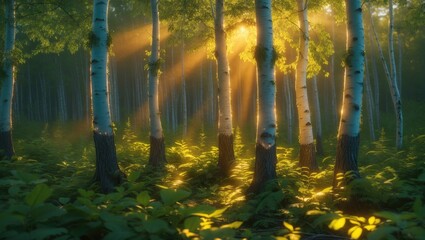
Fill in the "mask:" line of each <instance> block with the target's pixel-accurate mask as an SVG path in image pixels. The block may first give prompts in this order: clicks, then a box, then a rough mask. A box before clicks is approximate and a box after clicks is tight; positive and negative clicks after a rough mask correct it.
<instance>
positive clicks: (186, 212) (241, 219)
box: [0, 121, 425, 239]
mask: <svg viewBox="0 0 425 240" xmlns="http://www.w3.org/2000/svg"><path fill="white" fill-rule="evenodd" d="M25 133H27V132H25ZM30 135H31V134H30ZM64 135H65V133H63V132H62V131H58V130H52V129H51V128H50V127H46V128H44V130H43V132H42V133H41V134H40V136H38V139H39V140H31V139H25V138H22V137H21V138H22V139H21V140H19V141H17V144H16V148H17V150H18V151H17V152H19V153H22V155H21V156H17V157H16V158H15V159H13V160H12V161H1V162H0V177H1V179H0V190H1V192H2V194H1V195H0V208H1V209H3V210H2V212H1V213H0V238H2V239H15V238H19V239H29V238H32V239H56V238H60V239H75V238H80V239H81V238H92V239H98V238H102V239H141V238H142V239H195V238H200V239H214V238H222V239H226V238H227V239H234V238H249V239H262V238H271V237H276V238H278V239H300V238H308V237H315V236H321V237H323V238H325V239H326V238H329V239H331V238H338V237H339V238H351V239H418V237H417V236H423V234H424V233H423V231H424V228H423V226H424V224H425V223H424V221H425V219H424V216H425V206H424V204H423V203H424V201H425V199H424V197H423V192H424V191H425V189H424V186H425V184H424V183H425V166H424V163H423V161H421V159H422V157H423V154H422V151H421V149H422V148H421V147H422V146H423V144H424V142H425V137H423V136H422V135H418V136H415V137H412V138H411V140H410V142H409V144H408V146H409V151H401V152H395V150H392V148H390V147H388V145H389V143H388V141H387V138H386V135H385V134H383V135H382V136H381V139H380V140H379V141H378V142H377V143H375V144H368V145H364V146H362V147H361V151H360V156H361V157H360V158H359V159H360V164H359V166H361V167H360V172H361V174H362V176H363V177H364V178H363V179H357V180H354V181H352V182H351V183H350V184H348V185H347V186H346V187H345V188H344V189H343V190H342V191H338V192H337V193H336V192H333V190H332V178H333V166H332V160H329V159H330V158H332V157H331V156H325V157H324V158H323V159H318V160H319V162H320V163H321V165H322V167H321V169H322V170H321V171H319V172H316V173H311V174H309V173H307V172H305V171H304V170H303V169H300V168H299V167H298V161H297V156H296V151H294V149H292V148H286V147H278V148H277V156H278V160H279V161H278V163H277V172H278V176H279V178H278V179H276V181H275V182H273V183H272V184H270V186H269V187H268V188H267V190H266V191H265V192H263V193H261V194H259V195H257V196H255V197H252V198H250V199H246V197H245V195H244V191H245V189H246V188H247V187H248V185H249V183H250V181H251V178H252V174H253V173H252V170H251V169H252V168H251V167H252V164H253V160H254V159H253V157H252V156H251V154H252V153H251V152H249V151H247V147H246V146H245V144H246V143H244V138H243V137H242V136H245V135H244V133H243V132H241V131H240V130H238V129H236V130H235V150H236V152H237V156H238V158H237V160H236V164H235V169H234V171H233V173H232V176H231V177H230V178H227V179H220V178H219V177H218V176H219V175H218V174H217V162H216V161H217V158H218V150H217V148H216V147H212V146H209V144H207V142H208V140H207V139H205V138H207V137H206V136H202V135H200V136H199V138H200V139H204V140H202V142H203V143H202V144H200V145H198V146H196V145H192V144H189V143H188V142H185V141H178V142H174V143H172V144H169V146H170V147H169V148H168V149H167V159H168V164H167V165H166V167H165V169H164V170H159V171H152V169H150V168H149V167H147V166H146V165H147V161H148V159H147V155H148V154H147V153H148V150H149V145H148V144H147V143H145V142H143V141H141V140H140V139H139V137H138V136H137V134H135V133H134V131H133V130H132V126H131V124H130V122H129V121H128V122H127V124H126V126H125V127H124V129H123V130H122V133H120V132H119V131H118V135H117V152H118V156H119V162H120V165H121V166H122V169H123V170H124V171H125V172H126V174H127V176H128V177H127V181H126V182H125V183H123V184H122V185H121V186H119V187H117V188H116V191H115V192H113V193H110V194H107V195H105V194H99V193H97V190H98V187H97V186H93V185H90V184H88V183H89V182H90V179H91V177H92V174H93V171H94V164H93V161H94V152H93V146H92V145H90V143H91V141H90V140H91V139H90V138H89V137H88V138H87V140H84V141H83V142H82V143H81V140H80V139H79V140H78V144H77V143H64V142H60V143H58V142H59V141H58V139H63V136H64ZM18 136H19V131H18ZM24 136H25V135H24ZM33 137H34V136H31V138H33ZM200 142H201V141H200ZM87 145H89V147H88V146H87ZM201 146H202V147H201ZM90 169H91V170H90ZM419 239H420V238H419Z"/></svg>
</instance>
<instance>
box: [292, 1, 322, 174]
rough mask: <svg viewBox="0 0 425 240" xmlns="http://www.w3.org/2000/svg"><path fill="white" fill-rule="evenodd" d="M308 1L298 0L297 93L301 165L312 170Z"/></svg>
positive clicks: (312, 141) (314, 156) (313, 161)
mask: <svg viewBox="0 0 425 240" xmlns="http://www.w3.org/2000/svg"><path fill="white" fill-rule="evenodd" d="M307 2H308V1H305V0H297V5H298V19H299V22H300V38H299V43H300V46H299V54H298V62H297V69H296V74H295V75H296V76H295V95H296V104H297V110H298V127H299V139H298V140H299V143H300V159H299V160H300V162H299V163H300V166H301V167H306V168H308V169H310V170H311V171H314V170H317V169H318V167H317V162H316V151H315V146H314V138H313V127H312V124H311V113H310V106H309V103H308V93H307V65H308V44H309V33H308V31H309V27H308V18H307Z"/></svg>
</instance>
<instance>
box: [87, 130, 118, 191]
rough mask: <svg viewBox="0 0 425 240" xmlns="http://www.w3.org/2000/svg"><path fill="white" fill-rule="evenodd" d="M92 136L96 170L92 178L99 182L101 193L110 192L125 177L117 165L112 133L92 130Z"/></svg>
mask: <svg viewBox="0 0 425 240" xmlns="http://www.w3.org/2000/svg"><path fill="white" fill-rule="evenodd" d="M93 138H94V145H95V148H96V172H95V174H94V177H93V179H94V181H96V182H99V183H100V187H101V189H102V192H103V193H110V192H112V191H113V190H114V187H116V186H117V185H119V184H121V183H122V182H123V180H124V178H125V175H124V173H123V172H121V170H120V168H119V167H118V162H117V154H116V150H115V141H114V135H113V134H111V135H108V134H99V133H98V132H96V131H93Z"/></svg>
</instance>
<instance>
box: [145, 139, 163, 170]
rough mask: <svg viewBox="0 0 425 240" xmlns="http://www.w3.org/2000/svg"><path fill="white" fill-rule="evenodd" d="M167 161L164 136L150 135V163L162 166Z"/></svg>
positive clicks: (154, 165)
mask: <svg viewBox="0 0 425 240" xmlns="http://www.w3.org/2000/svg"><path fill="white" fill-rule="evenodd" d="M165 163H167V159H166V158H165V143H164V138H163V137H162V138H155V137H153V136H151V137H150V149H149V165H151V166H153V167H162V166H164V164H165Z"/></svg>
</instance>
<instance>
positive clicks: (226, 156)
mask: <svg viewBox="0 0 425 240" xmlns="http://www.w3.org/2000/svg"><path fill="white" fill-rule="evenodd" d="M223 11H224V0H216V1H215V18H214V25H215V58H216V60H217V77H218V87H219V92H218V106H219V109H218V115H219V118H218V167H219V169H220V172H221V173H222V174H223V175H224V176H225V177H228V176H230V172H231V168H232V165H233V164H234V161H235V152H234V150H233V126H232V108H231V106H232V105H231V88H230V69H229V61H228V58H227V46H226V32H225V31H224V13H223Z"/></svg>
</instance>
